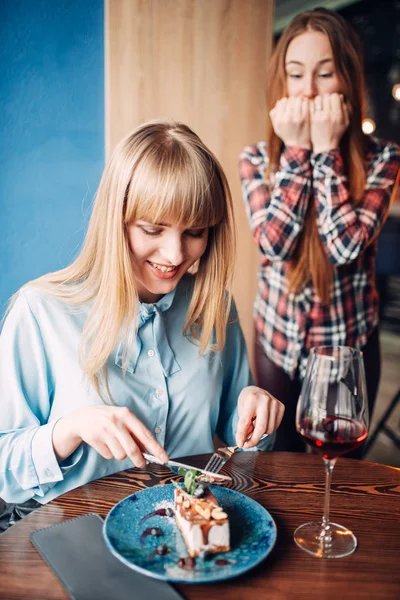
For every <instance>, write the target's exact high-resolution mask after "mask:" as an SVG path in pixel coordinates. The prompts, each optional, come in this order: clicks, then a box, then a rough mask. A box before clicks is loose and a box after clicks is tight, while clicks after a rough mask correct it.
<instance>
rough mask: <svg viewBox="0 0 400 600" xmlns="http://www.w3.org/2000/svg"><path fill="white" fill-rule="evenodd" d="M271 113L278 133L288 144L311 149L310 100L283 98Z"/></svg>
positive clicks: (296, 97) (293, 97)
mask: <svg viewBox="0 0 400 600" xmlns="http://www.w3.org/2000/svg"><path fill="white" fill-rule="evenodd" d="M269 115H270V117H271V121H272V126H273V128H274V131H275V133H276V135H277V136H278V137H280V138H281V140H282V141H283V143H284V144H285V145H286V146H300V147H301V148H308V149H311V137H310V114H309V101H308V100H307V99H306V98H302V97H301V96H292V97H290V98H281V99H280V100H278V102H277V103H276V104H275V106H274V108H273V109H272V110H271V111H270V113H269Z"/></svg>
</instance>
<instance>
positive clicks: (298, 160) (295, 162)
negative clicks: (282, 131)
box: [280, 146, 312, 177]
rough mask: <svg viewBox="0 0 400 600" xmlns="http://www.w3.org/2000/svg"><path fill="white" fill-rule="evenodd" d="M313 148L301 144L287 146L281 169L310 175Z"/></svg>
mask: <svg viewBox="0 0 400 600" xmlns="http://www.w3.org/2000/svg"><path fill="white" fill-rule="evenodd" d="M310 158H311V150H309V149H308V148H301V147H300V146H285V148H284V150H283V152H282V154H281V158H280V170H284V171H289V172H290V173H297V174H299V175H300V174H301V175H306V176H307V177H310V176H311V174H312V169H311V162H310Z"/></svg>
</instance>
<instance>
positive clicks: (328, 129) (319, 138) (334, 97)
mask: <svg viewBox="0 0 400 600" xmlns="http://www.w3.org/2000/svg"><path fill="white" fill-rule="evenodd" d="M349 123H350V117H349V108H348V106H347V104H346V103H345V101H344V98H343V95H342V94H336V93H335V94H323V96H316V97H315V98H314V100H310V132H311V144H312V149H313V152H315V153H316V154H318V153H320V152H326V151H328V150H332V149H333V148H337V147H338V146H339V143H340V140H341V139H342V137H343V134H344V132H345V131H346V129H347V128H348V126H349Z"/></svg>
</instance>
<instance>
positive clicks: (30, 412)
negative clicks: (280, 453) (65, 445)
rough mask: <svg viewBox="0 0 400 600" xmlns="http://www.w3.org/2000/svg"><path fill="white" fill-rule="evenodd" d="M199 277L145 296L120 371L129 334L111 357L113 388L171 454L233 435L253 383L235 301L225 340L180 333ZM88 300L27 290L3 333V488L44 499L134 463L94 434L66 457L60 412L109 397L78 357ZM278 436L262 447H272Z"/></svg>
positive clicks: (17, 496)
mask: <svg viewBox="0 0 400 600" xmlns="http://www.w3.org/2000/svg"><path fill="white" fill-rule="evenodd" d="M192 289H193V277H192V276H189V275H187V276H185V277H184V278H183V279H182V280H181V282H180V283H179V285H178V287H177V288H176V290H174V291H173V292H171V293H170V294H167V295H166V296H164V297H163V298H162V299H161V300H160V301H159V302H157V303H156V304H144V303H143V304H140V305H139V306H140V319H139V329H138V334H137V337H136V342H135V347H134V349H133V352H131V353H130V354H131V356H130V359H129V362H128V368H127V372H126V374H125V375H124V374H123V371H122V356H123V350H124V348H123V343H122V342H121V343H120V344H119V346H118V347H117V348H116V349H115V351H114V352H113V353H112V354H111V355H110V357H109V360H108V361H107V373H108V382H109V387H110V392H111V396H112V398H113V400H114V402H115V404H116V405H117V406H127V407H128V408H129V409H130V410H131V411H132V412H133V413H135V415H136V416H137V417H138V418H139V419H140V420H141V421H143V423H145V425H146V426H147V427H148V428H149V429H150V430H151V431H152V432H153V433H154V436H155V437H156V439H157V440H158V441H159V442H160V444H161V445H162V446H163V447H164V448H165V449H166V451H167V453H168V455H169V456H170V457H177V456H189V455H192V454H202V453H207V452H212V451H213V435H214V434H215V433H217V434H218V435H219V437H221V438H222V439H223V440H225V441H226V442H227V443H228V444H234V443H235V431H236V427H237V421H238V416H237V399H238V396H239V393H240V392H241V390H242V389H243V388H244V387H246V386H247V385H252V383H253V382H252V378H251V373H250V369H249V363H248V357H247V351H246V346H245V341H244V338H243V334H242V331H241V328H240V325H239V322H238V320H237V315H236V311H235V309H233V311H232V315H231V319H230V323H229V325H228V329H227V338H226V344H225V347H224V349H223V350H222V351H221V352H219V353H212V352H209V353H207V354H206V355H204V356H199V349H198V346H197V345H195V344H194V343H193V342H191V341H190V340H189V339H188V338H186V337H184V336H183V335H182V332H183V327H184V322H185V318H186V314H187V310H188V306H189V302H190V298H191V294H192ZM88 312H89V307H88V306H85V307H82V306H81V307H78V308H77V307H72V306H70V305H67V304H65V303H63V302H61V301H60V300H58V299H56V298H54V297H53V296H51V295H49V294H47V293H46V292H44V291H41V290H38V289H36V288H32V287H31V288H26V289H24V290H23V291H21V292H20V294H19V296H18V298H17V300H16V302H15V304H14V306H13V308H12V310H11V311H10V313H9V314H8V316H7V319H6V321H5V323H4V327H3V331H2V334H1V336H0V399H1V405H0V406H1V409H0V497H1V498H3V499H4V500H5V501H6V502H18V503H19V502H24V501H26V500H28V499H30V498H34V499H35V500H37V501H38V502H41V503H43V504H44V503H46V502H48V501H49V500H52V499H53V498H55V497H56V496H59V495H60V494H63V493H64V492H67V491H68V490H71V489H73V488H76V487H78V486H80V485H83V484H85V483H87V482H89V481H92V480H94V479H98V478H100V477H104V476H105V475H109V474H111V473H115V472H117V471H121V470H124V469H128V468H131V467H132V466H133V465H132V462H131V461H130V459H128V458H126V459H125V460H122V461H118V460H116V459H112V460H106V459H104V458H103V457H102V456H100V455H99V454H98V453H97V452H96V451H95V450H94V449H93V448H91V447H90V446H88V445H87V444H86V443H82V444H81V445H80V446H79V447H78V448H77V449H76V450H75V452H74V453H73V454H72V455H71V456H70V457H68V458H67V459H66V460H64V461H63V462H62V463H60V464H59V463H58V461H57V458H56V455H55V453H54V449H53V445H52V431H53V427H54V425H55V423H56V421H57V420H58V419H60V418H61V417H63V416H64V415H66V414H68V413H70V412H72V411H74V410H77V409H80V408H83V407H85V406H92V405H99V404H102V400H101V399H100V397H99V396H98V394H97V393H96V391H95V390H94V388H93V386H92V385H91V384H90V383H89V381H88V380H87V378H86V377H85V375H84V374H83V372H82V370H81V368H80V367H79V364H78V358H77V357H78V347H79V341H80V336H81V333H82V328H83V325H84V323H85V320H86V318H87V316H88ZM273 437H274V436H270V437H268V438H266V440H264V442H263V446H262V448H263V449H270V448H271V446H272V443H273Z"/></svg>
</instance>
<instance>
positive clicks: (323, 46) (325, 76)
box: [285, 30, 341, 99]
mask: <svg viewBox="0 0 400 600" xmlns="http://www.w3.org/2000/svg"><path fill="white" fill-rule="evenodd" d="M285 70H286V85H287V93H288V96H302V97H304V98H308V99H312V98H315V96H318V95H322V94H333V93H335V92H340V91H341V89H340V82H339V79H338V76H337V73H336V68H335V64H334V60H333V53H332V48H331V44H330V41H329V38H328V37H327V36H326V35H325V34H323V33H321V32H319V31H312V30H310V31H306V32H304V33H302V34H300V35H298V36H296V37H295V38H294V39H293V40H292V41H291V42H290V44H289V46H288V49H287V52H286V57H285Z"/></svg>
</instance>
